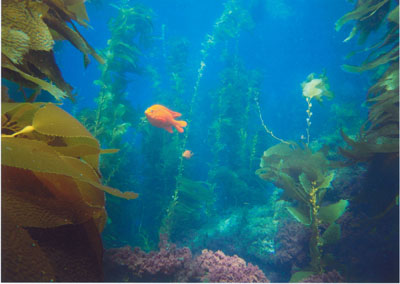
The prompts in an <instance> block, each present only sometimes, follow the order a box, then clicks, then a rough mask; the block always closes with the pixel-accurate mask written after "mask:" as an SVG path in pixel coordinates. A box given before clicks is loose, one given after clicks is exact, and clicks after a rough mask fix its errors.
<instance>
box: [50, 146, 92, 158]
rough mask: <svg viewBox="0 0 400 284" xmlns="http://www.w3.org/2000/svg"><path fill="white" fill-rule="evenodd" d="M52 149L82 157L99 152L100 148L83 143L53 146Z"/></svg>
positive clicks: (67, 154) (63, 153)
mask: <svg viewBox="0 0 400 284" xmlns="http://www.w3.org/2000/svg"><path fill="white" fill-rule="evenodd" d="M53 149H54V150H56V151H57V152H59V153H60V154H61V155H63V156H70V157H75V158H78V157H83V156H85V155H88V154H99V153H100V149H99V148H97V147H93V146H90V145H85V144H78V145H72V146H65V147H54V146H53Z"/></svg>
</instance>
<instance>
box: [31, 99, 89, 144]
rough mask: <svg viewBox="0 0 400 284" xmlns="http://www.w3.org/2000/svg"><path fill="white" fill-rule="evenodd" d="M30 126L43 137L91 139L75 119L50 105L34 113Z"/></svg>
mask: <svg viewBox="0 0 400 284" xmlns="http://www.w3.org/2000/svg"><path fill="white" fill-rule="evenodd" d="M32 126H33V127H34V128H35V130H36V131H37V132H39V133H42V134H45V135H54V136H61V137H67V136H69V137H80V136H82V137H90V138H93V136H92V134H90V132H89V131H87V130H86V128H85V127H84V126H83V125H82V124H80V122H79V121H78V120H77V119H76V118H74V117H73V116H71V115H70V114H68V113H67V112H66V111H64V110H62V109H61V108H59V107H57V106H55V105H54V104H52V103H48V104H47V105H46V106H44V107H42V108H41V109H39V110H38V111H37V112H36V114H35V116H34V118H33V124H32ZM93 140H95V139H94V138H93Z"/></svg>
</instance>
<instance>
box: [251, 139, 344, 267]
mask: <svg viewBox="0 0 400 284" xmlns="http://www.w3.org/2000/svg"><path fill="white" fill-rule="evenodd" d="M332 168H333V167H332V163H331V162H330V161H329V160H328V159H326V157H325V155H324V153H323V151H322V150H320V151H318V152H315V153H313V152H312V151H311V150H310V149H309V148H308V147H307V145H305V146H304V148H302V147H300V146H299V145H297V144H296V143H294V142H292V143H291V145H288V144H284V143H280V144H277V145H275V146H272V147H270V148H269V149H268V150H267V151H265V152H264V155H263V157H262V160H261V164H260V169H259V170H257V172H256V174H257V175H259V177H260V178H262V179H265V180H267V181H270V182H272V183H273V184H274V185H275V186H277V187H279V188H281V189H283V190H284V192H283V194H282V197H281V198H282V199H284V200H287V201H291V202H294V203H293V204H294V205H293V206H288V207H287V210H288V211H289V213H290V214H291V215H292V216H293V217H294V218H295V219H296V220H297V221H298V222H300V223H301V224H303V225H305V226H308V227H310V229H311V236H310V241H309V251H310V256H311V262H310V264H309V267H307V268H306V270H309V271H311V272H310V273H311V274H312V273H322V272H323V266H324V264H323V254H322V246H323V245H324V244H326V243H328V242H334V241H337V240H338V239H339V238H340V226H339V225H338V224H336V223H335V221H336V220H337V219H338V218H339V217H340V216H341V215H342V214H343V213H344V211H345V209H346V207H347V205H348V201H347V200H339V201H338V202H336V203H333V204H329V205H326V204H324V202H323V199H324V196H325V193H326V192H327V190H328V188H329V187H330V186H331V182H332V180H333V179H334V177H335V173H334V171H333V170H332ZM322 223H325V224H328V227H327V229H326V230H325V231H324V233H323V234H322V235H321V233H320V225H321V224H322Z"/></svg>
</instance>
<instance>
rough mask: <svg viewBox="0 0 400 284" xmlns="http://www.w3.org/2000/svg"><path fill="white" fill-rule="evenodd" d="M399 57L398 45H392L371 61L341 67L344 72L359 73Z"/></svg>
mask: <svg viewBox="0 0 400 284" xmlns="http://www.w3.org/2000/svg"><path fill="white" fill-rule="evenodd" d="M398 58H399V47H398V46H394V47H393V48H392V50H390V51H389V52H386V53H383V54H382V55H381V56H379V57H378V58H376V59H375V60H373V61H370V62H366V63H364V64H363V65H361V66H352V65H346V64H344V65H342V69H343V70H344V71H346V72H352V73H361V72H364V71H367V70H371V69H374V68H376V67H378V66H380V65H383V64H386V63H388V62H391V61H395V60H397V59H398Z"/></svg>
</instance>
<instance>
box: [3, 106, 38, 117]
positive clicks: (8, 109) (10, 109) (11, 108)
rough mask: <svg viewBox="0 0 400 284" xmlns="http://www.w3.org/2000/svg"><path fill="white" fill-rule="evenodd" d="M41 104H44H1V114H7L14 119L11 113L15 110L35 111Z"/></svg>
mask: <svg viewBox="0 0 400 284" xmlns="http://www.w3.org/2000/svg"><path fill="white" fill-rule="evenodd" d="M43 104H45V103H33V104H32V103H1V114H4V113H9V114H10V116H11V117H14V115H15V114H14V113H13V112H14V111H15V109H17V108H22V107H23V108H26V109H37V108H39V107H40V106H42V105H43ZM32 117H33V116H32ZM14 120H17V119H14Z"/></svg>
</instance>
